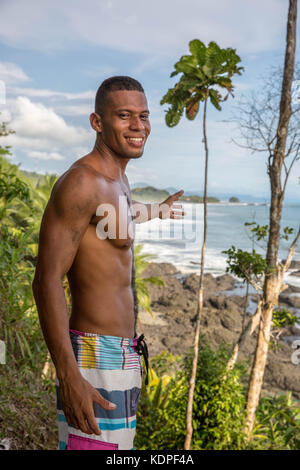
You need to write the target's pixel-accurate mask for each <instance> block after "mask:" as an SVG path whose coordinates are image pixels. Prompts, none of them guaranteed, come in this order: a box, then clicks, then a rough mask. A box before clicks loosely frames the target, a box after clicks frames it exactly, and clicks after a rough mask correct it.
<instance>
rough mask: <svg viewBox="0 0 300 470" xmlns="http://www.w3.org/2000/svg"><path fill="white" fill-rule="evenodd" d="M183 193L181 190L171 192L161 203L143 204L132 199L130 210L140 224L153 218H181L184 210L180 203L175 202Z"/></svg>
mask: <svg viewBox="0 0 300 470" xmlns="http://www.w3.org/2000/svg"><path fill="white" fill-rule="evenodd" d="M183 193H184V191H183V190H181V191H178V192H177V193H174V194H172V195H171V196H169V197H167V199H165V200H164V201H163V202H161V203H157V202H154V203H151V204H144V203H143V202H138V201H134V200H132V210H133V216H134V219H136V220H135V222H136V223H137V224H141V223H143V222H147V221H148V220H152V219H155V218H157V217H158V218H159V219H182V218H183V217H184V215H185V212H184V211H183V210H182V204H180V203H177V202H176V201H178V199H179V198H180V196H182V194H183Z"/></svg>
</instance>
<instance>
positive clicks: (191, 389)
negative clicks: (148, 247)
mask: <svg viewBox="0 0 300 470" xmlns="http://www.w3.org/2000/svg"><path fill="white" fill-rule="evenodd" d="M207 99H208V98H206V100H205V101H204V111H203V140H204V146H205V179H204V195H203V212H204V214H203V241H202V249H201V268H200V279H199V294H198V306H197V322H196V330H195V340H194V358H193V366H192V373H191V378H190V383H189V397H188V405H187V414H186V438H185V442H184V449H185V450H189V449H190V447H191V441H192V435H193V425H192V420H193V400H194V390H195V382H196V375H197V364H198V350H199V336H200V320H201V314H202V310H203V277H204V257H205V249H206V232H207V205H206V199H207V170H208V146H207V137H206V108H207Z"/></svg>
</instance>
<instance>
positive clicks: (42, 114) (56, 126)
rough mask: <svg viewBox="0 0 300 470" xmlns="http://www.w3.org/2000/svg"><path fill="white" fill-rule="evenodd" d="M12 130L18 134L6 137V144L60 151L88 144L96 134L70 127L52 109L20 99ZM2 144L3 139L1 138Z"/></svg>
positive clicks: (11, 123) (17, 102) (27, 99)
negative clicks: (62, 148) (67, 147)
mask: <svg viewBox="0 0 300 470" xmlns="http://www.w3.org/2000/svg"><path fill="white" fill-rule="evenodd" d="M12 116H13V118H12V120H11V122H10V128H12V129H14V130H15V132H16V133H15V134H12V135H9V136H7V137H4V138H2V140H3V139H5V143H6V145H12V146H13V147H16V148H21V149H22V148H30V149H34V150H47V151H49V147H50V148H51V151H53V152H56V151H57V149H58V148H60V147H66V146H72V147H73V146H74V145H81V144H84V143H85V142H86V141H87V140H89V139H90V138H91V136H92V132H89V131H87V130H86V129H84V128H82V127H75V126H71V125H69V124H67V123H66V122H65V120H64V119H63V118H62V117H61V116H59V115H58V114H57V113H56V112H55V111H54V110H53V109H52V108H48V107H46V106H45V105H44V104H41V103H33V102H31V101H30V100H29V98H27V97H22V96H19V97H18V98H17V100H16V103H15V109H14V110H13V112H12ZM0 141H1V139H0Z"/></svg>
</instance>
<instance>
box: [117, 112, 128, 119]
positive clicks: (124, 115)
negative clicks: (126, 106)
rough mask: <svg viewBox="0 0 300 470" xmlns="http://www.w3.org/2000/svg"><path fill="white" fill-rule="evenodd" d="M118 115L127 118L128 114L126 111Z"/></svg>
mask: <svg viewBox="0 0 300 470" xmlns="http://www.w3.org/2000/svg"><path fill="white" fill-rule="evenodd" d="M119 116H120V117H121V118H127V117H128V114H127V113H121V114H120V115H119Z"/></svg>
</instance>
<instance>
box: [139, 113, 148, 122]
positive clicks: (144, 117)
mask: <svg viewBox="0 0 300 470" xmlns="http://www.w3.org/2000/svg"><path fill="white" fill-rule="evenodd" d="M148 118H149V116H148V115H147V114H144V115H143V116H141V119H143V120H144V121H145V120H146V119H148Z"/></svg>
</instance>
